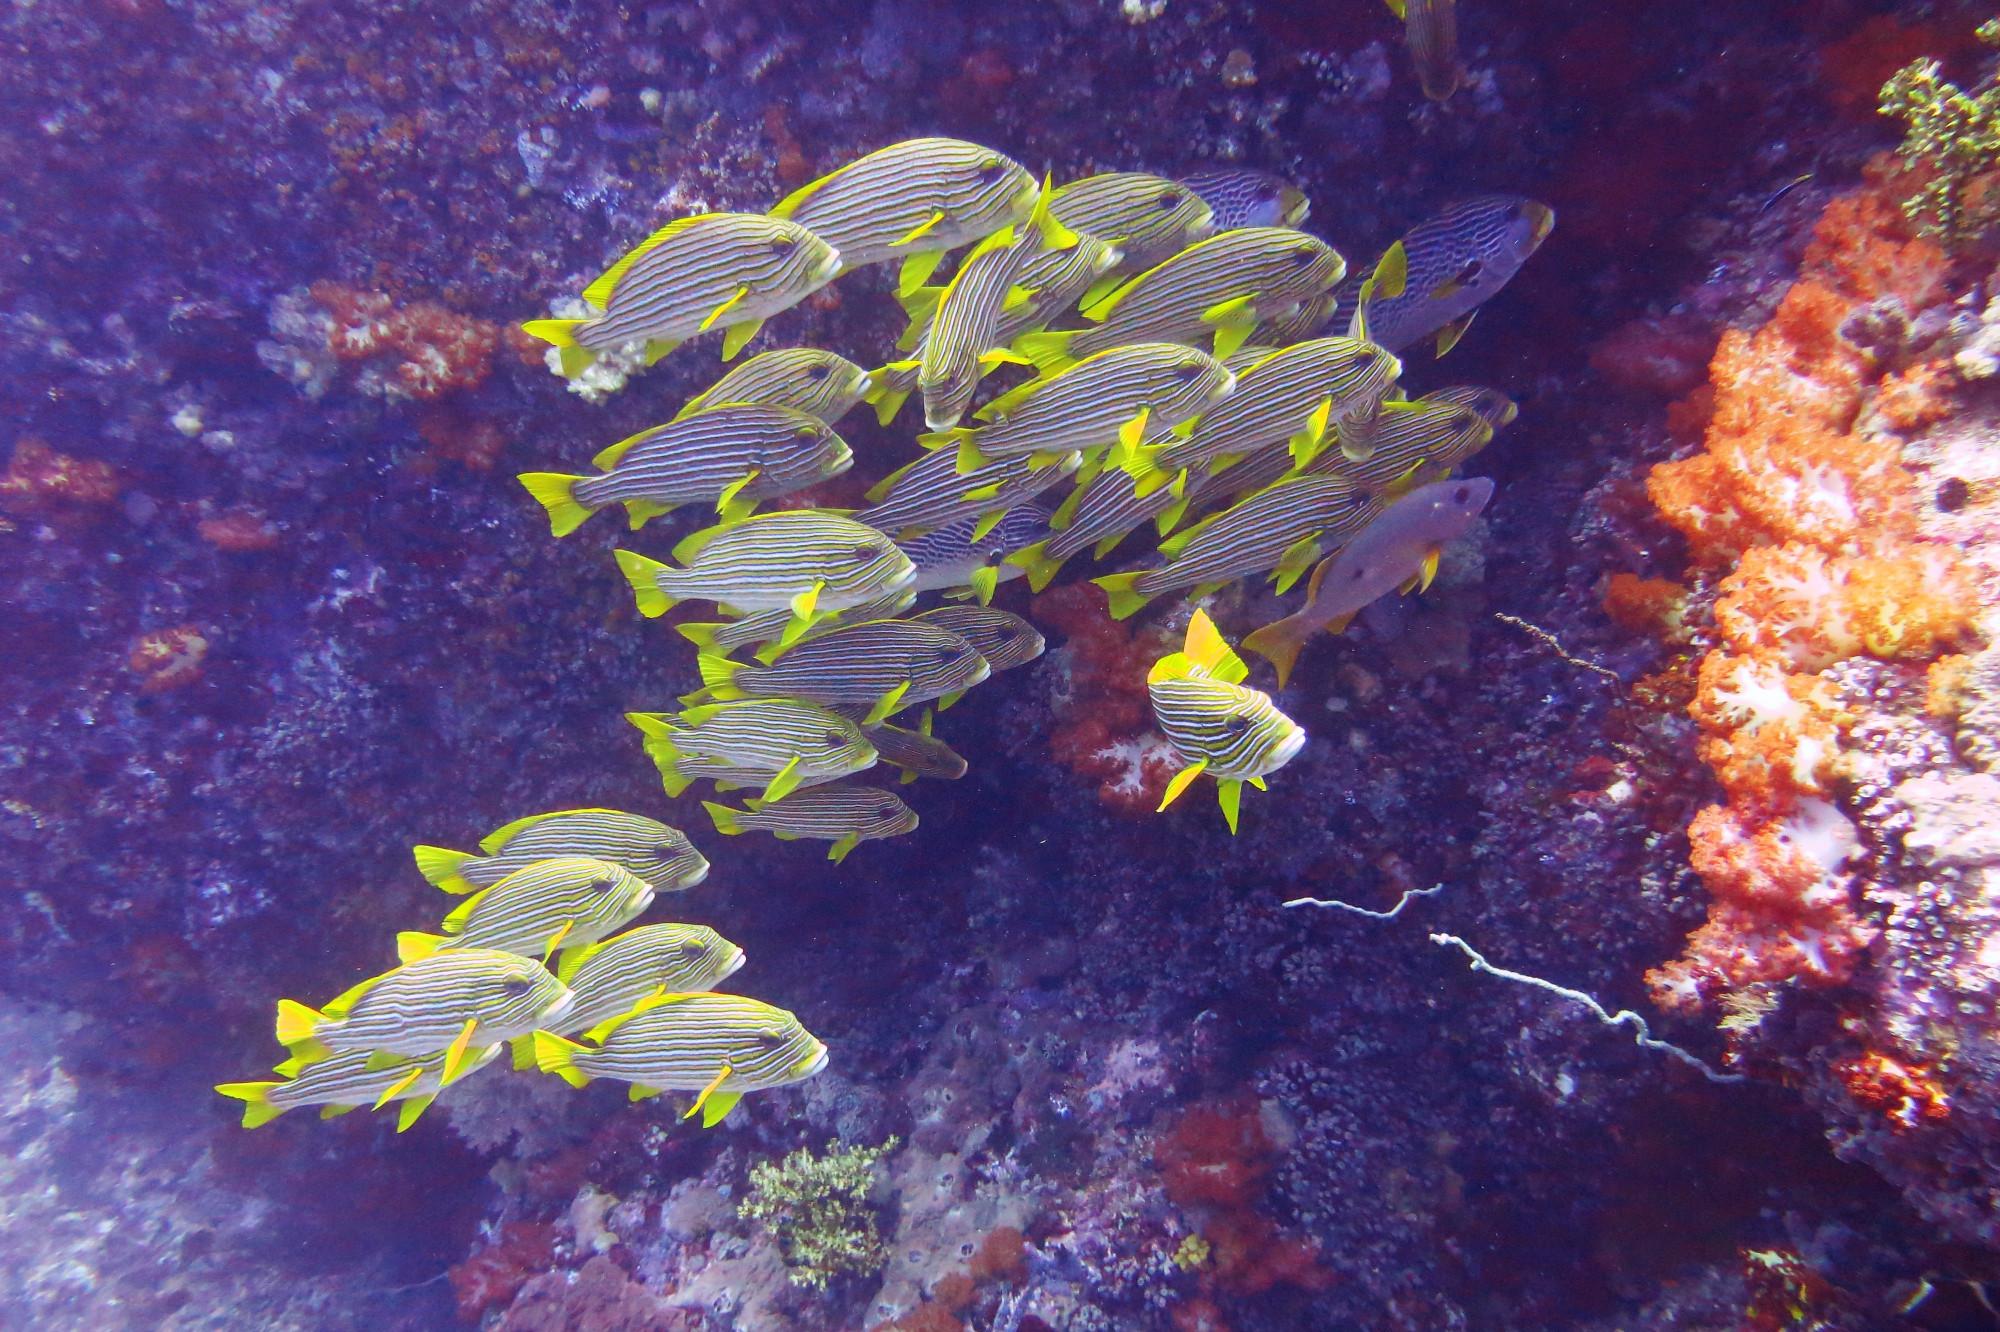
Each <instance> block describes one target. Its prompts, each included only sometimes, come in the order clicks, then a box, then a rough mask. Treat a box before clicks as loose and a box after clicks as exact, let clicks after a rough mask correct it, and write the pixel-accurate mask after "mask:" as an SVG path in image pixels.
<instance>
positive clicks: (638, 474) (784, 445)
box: [571, 402, 854, 528]
mask: <svg viewBox="0 0 2000 1332" xmlns="http://www.w3.org/2000/svg"><path fill="white" fill-rule="evenodd" d="M853 464H854V455H853V454H852V453H851V452H849V451H848V447H847V441H845V440H843V439H842V438H841V437H840V436H839V435H837V434H835V433H834V430H833V427H832V426H830V425H828V424H827V423H826V422H824V421H822V420H820V419H819V418H818V417H817V416H814V415H812V414H811V413H810V412H801V411H796V410H794V409H792V408H790V407H774V406H768V405H764V404H761V403H748V402H740V403H725V404H724V405H722V406H720V407H712V408H709V409H708V410H706V411H701V412H696V413H694V414H693V415H687V416H678V417H675V418H674V419H673V420H672V421H669V422H667V423H666V424H665V425H657V426H654V427H653V428H652V429H650V430H646V431H642V432H641V433H639V434H637V435H634V436H632V437H631V438H630V439H627V440H624V441H622V442H621V443H618V444H615V445H613V446H612V448H611V449H609V450H606V451H605V452H604V453H602V454H599V455H598V465H599V466H602V467H605V468H607V470H606V472H605V474H604V475H603V476H596V477H591V478H589V479H587V480H582V481H578V482H577V483H576V484H575V486H573V487H572V488H571V494H572V495H573V496H574V497H575V498H576V501H577V503H579V504H581V505H583V506H584V507H586V508H591V509H598V508H602V507H604V506H605V505H607V504H619V503H626V504H630V503H632V502H633V501H645V506H644V509H643V511H642V510H640V509H639V508H637V507H635V508H634V511H633V514H632V517H633V524H632V525H633V527H635V528H636V527H638V526H639V524H640V523H642V522H644V521H645V520H646V518H648V517H654V516H657V515H659V514H664V513H671V512H672V511H673V510H674V509H676V508H678V507H679V506H680V505H683V504H691V503H694V502H696V501H702V500H706V501H710V502H713V501H714V500H715V499H716V498H717V497H718V496H720V495H721V494H722V493H723V492H724V491H725V490H729V489H730V488H731V487H736V489H735V491H734V493H735V494H736V495H737V496H739V497H740V498H742V499H745V500H762V499H775V498H777V497H778V496H780V495H789V494H791V493H792V492H793V491H795V490H802V489H804V488H805V487H807V486H810V485H813V484H814V483H815V482H819V481H824V480H826V479H827V478H828V477H831V476H839V475H840V474H841V473H842V472H844V471H846V470H847V469H848V468H849V467H851V466H852V465H853ZM739 483H741V484H739Z"/></svg>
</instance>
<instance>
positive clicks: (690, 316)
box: [521, 213, 841, 379]
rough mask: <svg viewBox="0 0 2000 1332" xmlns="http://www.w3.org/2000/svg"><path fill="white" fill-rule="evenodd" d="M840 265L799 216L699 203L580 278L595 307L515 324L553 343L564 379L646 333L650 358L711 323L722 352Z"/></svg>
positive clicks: (729, 352)
mask: <svg viewBox="0 0 2000 1332" xmlns="http://www.w3.org/2000/svg"><path fill="white" fill-rule="evenodd" d="M840 271H841V256H840V254H839V252H838V251H837V250H836V249H835V248H834V247H833V246H831V245H828V244H827V242H826V241H825V240H824V239H822V238H821V237H820V236H818V235H816V234H814V233H813V232H812V231H809V230H807V229H806V228H805V227H804V226H802V225H800V224H799V223H797V222H786V221H783V220H781V219H779V218H775V217H765V216H763V215H762V214H760V213H703V214H701V215H700V216H698V217H684V218H682V219H681V220H680V221H678V222H669V223H668V224H667V225H666V226H664V227H661V228H660V229H659V230H658V231H656V232H654V233H653V234H652V235H650V236H648V237H647V238H646V239H645V240H643V241H641V242H639V244H638V245H636V246H634V247H633V248H632V250H631V251H630V252H628V253H627V254H626V255H625V257H624V258H622V259H620V260H619V261H618V262H617V263H615V264H613V265H612V266H611V267H610V268H609V269H607V270H605V273H604V276H603V277H600V278H599V279H597V281H595V282H593V283H591V284H590V285H589V286H588V287H586V288H584V291H583V299H584V300H586V301H588V302H590V304H592V305H594V306H596V307H597V308H598V309H600V310H602V311H604V313H603V314H601V315H597V316H595V317H594V318H590V319H534V320H530V321H529V322H527V323H525V324H523V325H521V330H522V331H523V332H525V333H528V334H530V335H531V336H534V337H537V338H540V339H541V340H542V341H544V342H547V343H549V344H551V345H552V346H554V347H556V348H558V349H559V352H560V360H561V362H562V372H563V373H564V374H565V375H567V376H569V377H570V378H572V379H574V378H576V377H577V376H578V375H580V374H582V373H583V372H584V370H585V369H587V368H588V367H589V366H590V364H591V362H593V361H595V360H596V359H597V357H598V356H599V354H601V353H603V352H608V351H616V350H617V349H618V348H620V347H623V346H626V345H627V344H629V343H644V344H645V346H646V363H647V364H648V365H651V364H652V363H653V362H654V361H657V360H659V359H660V358H661V357H662V356H665V355H666V354H667V353H668V352H670V351H672V350H673V349H674V348H676V347H678V346H680V345H681V343H682V342H684V341H686V340H687V339H689V338H691V337H694V336H695V335H696V334H698V333H706V332H707V331H708V330H709V329H711V328H720V329H722V330H724V336H723V343H722V359H723V360H725V361H728V360H734V359H735V357H736V353H738V352H739V351H741V350H743V344H744V343H746V342H748V341H750V339H751V338H753V337H755V336H757V330H758V329H760V328H762V327H763V326H764V321H765V320H766V319H768V318H770V317H771V316H772V315H774V314H777V313H778V312H779V311H781V310H788V309H790V308H791V307H792V306H794V305H797V304H798V303H799V302H800V301H802V300H804V299H805V298H806V297H808V296H810V295H812V294H813V293H814V292H816V291H818V290H819V289H820V288H821V287H823V286H825V285H826V284H827V283H829V282H831V281H833V279H834V278H835V277H836V276H837V275H838V274H839V273H840Z"/></svg>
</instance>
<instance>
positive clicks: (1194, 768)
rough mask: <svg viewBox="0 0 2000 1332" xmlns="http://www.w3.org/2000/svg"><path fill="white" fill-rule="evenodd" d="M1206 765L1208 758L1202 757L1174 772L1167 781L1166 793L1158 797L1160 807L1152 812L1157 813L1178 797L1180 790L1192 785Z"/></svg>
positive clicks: (1179, 796)
mask: <svg viewBox="0 0 2000 1332" xmlns="http://www.w3.org/2000/svg"><path fill="white" fill-rule="evenodd" d="M1207 767H1208V760H1207V759H1202V760H1201V761H1200V762H1198V763H1194V764H1191V765H1190V766H1188V767H1185V768H1182V769H1181V770H1180V771H1179V772H1177V773H1175V774H1174V779H1173V780H1172V781H1170V782H1168V783H1167V789H1166V793H1165V794H1163V795H1162V796H1161V797H1160V808H1159V809H1156V810H1154V811H1153V812H1154V813H1155V814H1158V813H1160V812H1161V811H1162V810H1164V809H1166V807H1167V806H1168V805H1171V804H1173V803H1174V801H1176V800H1178V799H1180V798H1181V792H1183V791H1185V790H1187V789H1188V788H1189V787H1190V786H1193V785H1194V779H1195V778H1197V777H1199V776H1201V774H1202V770H1203V769H1205V768H1207Z"/></svg>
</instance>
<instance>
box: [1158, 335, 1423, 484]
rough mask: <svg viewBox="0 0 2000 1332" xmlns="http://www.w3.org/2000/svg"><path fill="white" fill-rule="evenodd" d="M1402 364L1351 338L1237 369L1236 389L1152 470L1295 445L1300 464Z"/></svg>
mask: <svg viewBox="0 0 2000 1332" xmlns="http://www.w3.org/2000/svg"><path fill="white" fill-rule="evenodd" d="M1402 369H1403V367H1402V363H1401V362H1400V361H1398V360H1397V359H1396V358H1395V357H1394V356H1391V355H1390V354H1389V353H1388V352H1386V351H1383V350H1382V349H1381V348H1380V347H1376V346H1373V345H1371V344H1369V343H1366V342H1361V341H1359V340H1357V339H1354V338H1318V339H1315V340H1313V341H1311V342H1302V343H1299V344H1298V345H1297V346H1293V347H1286V348H1284V349H1283V350H1281V351H1275V352H1272V353H1271V354H1270V355H1269V356H1267V357H1265V358H1263V359H1262V360H1260V361H1258V362H1257V363H1256V364H1254V365H1252V366H1250V367H1249V368H1248V369H1246V370H1244V371H1242V372H1241V373H1240V374H1238V375H1237V378H1236V391H1235V392H1234V393H1232V394H1230V395H1229V397H1228V398H1226V399H1225V400H1223V401H1222V402H1220V403H1218V404H1217V405H1216V406H1215V408H1214V410H1212V411H1209V412H1207V413H1205V414H1204V415H1203V416H1202V418H1201V420H1200V421H1199V422H1197V423H1196V425H1195V428H1194V433H1192V434H1191V435H1189V436H1188V437H1187V439H1186V440H1184V441H1182V442H1180V443H1178V444H1170V445H1168V446H1167V447H1165V448H1164V449H1162V450H1160V453H1159V456H1158V458H1157V459H1156V460H1155V461H1154V463H1153V466H1154V467H1155V468H1158V469H1159V470H1161V471H1164V472H1170V473H1171V472H1185V471H1189V470H1191V469H1194V468H1203V469H1204V470H1220V468H1218V467H1217V466H1216V464H1218V463H1220V462H1223V460H1224V459H1226V458H1231V457H1232V455H1236V456H1241V455H1248V454H1252V453H1257V452H1259V451H1261V450H1264V449H1267V448H1273V447H1275V446H1277V445H1280V444H1284V443H1286V442H1287V441H1294V440H1296V442H1294V444H1293V448H1292V452H1291V456H1292V458H1293V460H1294V461H1295V462H1296V463H1298V464H1299V465H1300V466H1303V465H1305V464H1306V463H1308V462H1310V461H1311V460H1312V458H1313V457H1314V456H1316V455H1317V454H1318V453H1319V450H1320V447H1321V445H1322V441H1323V440H1328V439H1330V438H1331V436H1330V434H1329V431H1330V430H1331V429H1332V427H1333V426H1334V425H1337V424H1338V423H1339V422H1340V421H1342V420H1344V419H1346V418H1347V417H1348V416H1350V415H1352V414H1354V413H1356V412H1359V411H1366V410H1368V409H1369V408H1372V407H1373V406H1374V405H1375V404H1376V403H1377V402H1379V401H1381V399H1382V395H1383V394H1384V393H1387V392H1388V391H1389V388H1390V386H1391V385H1393V384H1394V383H1395V381H1396V379H1397V377H1398V376H1399V375H1401V374H1402Z"/></svg>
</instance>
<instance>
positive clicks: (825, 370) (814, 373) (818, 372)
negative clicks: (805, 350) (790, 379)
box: [806, 365, 833, 379]
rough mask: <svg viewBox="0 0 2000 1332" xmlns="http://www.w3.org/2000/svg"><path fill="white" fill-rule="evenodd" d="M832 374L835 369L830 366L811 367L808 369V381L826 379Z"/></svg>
mask: <svg viewBox="0 0 2000 1332" xmlns="http://www.w3.org/2000/svg"><path fill="white" fill-rule="evenodd" d="M832 373H833V367H832V366H830V365H810V366H807V367H806V378H807V379H825V378H826V377H827V376H828V375H830V374H832Z"/></svg>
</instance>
